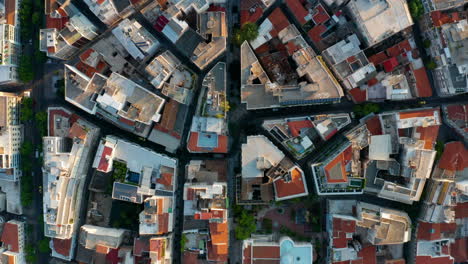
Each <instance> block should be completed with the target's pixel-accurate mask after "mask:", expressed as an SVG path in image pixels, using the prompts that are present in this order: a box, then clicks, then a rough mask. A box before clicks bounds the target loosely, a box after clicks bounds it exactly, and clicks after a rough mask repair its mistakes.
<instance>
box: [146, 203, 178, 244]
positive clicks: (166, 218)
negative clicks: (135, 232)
mask: <svg viewBox="0 0 468 264" xmlns="http://www.w3.org/2000/svg"><path fill="white" fill-rule="evenodd" d="M143 204H144V209H143V211H141V212H140V215H139V220H140V226H139V234H140V235H162V234H166V233H170V232H172V228H173V225H174V219H173V217H174V216H173V212H174V206H173V197H172V196H151V197H148V198H146V199H145V200H144V202H143Z"/></svg>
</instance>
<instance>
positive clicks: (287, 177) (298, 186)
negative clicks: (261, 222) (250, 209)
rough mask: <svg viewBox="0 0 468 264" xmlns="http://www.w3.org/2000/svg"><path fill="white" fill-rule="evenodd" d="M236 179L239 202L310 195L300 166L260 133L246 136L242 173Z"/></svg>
mask: <svg viewBox="0 0 468 264" xmlns="http://www.w3.org/2000/svg"><path fill="white" fill-rule="evenodd" d="M265 177H266V178H265ZM237 178H238V179H237V181H238V182H237V184H238V186H239V188H238V190H237V202H238V203H239V204H265V203H269V202H270V201H273V200H275V201H282V200H287V199H292V198H297V197H302V196H306V195H308V194H309V191H308V189H307V183H306V180H305V176H304V172H303V171H302V169H301V168H300V167H299V166H298V165H296V164H294V163H293V161H292V160H290V159H289V158H288V157H286V156H285V155H284V153H283V152H281V150H279V149H278V148H277V147H276V146H275V145H274V144H273V143H272V142H271V141H270V140H269V139H268V138H266V137H265V136H262V135H256V136H248V137H247V142H246V143H244V144H242V172H241V175H238V176H237ZM265 179H267V181H265Z"/></svg>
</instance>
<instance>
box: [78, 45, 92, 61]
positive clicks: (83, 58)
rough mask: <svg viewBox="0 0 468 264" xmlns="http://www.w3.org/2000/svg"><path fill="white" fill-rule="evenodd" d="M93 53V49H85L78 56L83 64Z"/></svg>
mask: <svg viewBox="0 0 468 264" xmlns="http://www.w3.org/2000/svg"><path fill="white" fill-rule="evenodd" d="M93 52H94V49H92V48H89V49H87V50H86V51H85V52H83V53H81V54H80V60H81V61H83V62H85V61H86V60H87V59H88V58H89V56H90V55H91V54H92V53H93Z"/></svg>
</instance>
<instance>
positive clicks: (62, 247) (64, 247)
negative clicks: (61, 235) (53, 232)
mask: <svg viewBox="0 0 468 264" xmlns="http://www.w3.org/2000/svg"><path fill="white" fill-rule="evenodd" d="M71 242H72V241H71V239H58V238H54V239H52V243H53V247H54V250H55V251H56V252H57V253H59V254H60V255H62V256H66V257H68V256H70V249H71Z"/></svg>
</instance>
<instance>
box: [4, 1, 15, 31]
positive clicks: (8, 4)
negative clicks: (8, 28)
mask: <svg viewBox="0 0 468 264" xmlns="http://www.w3.org/2000/svg"><path fill="white" fill-rule="evenodd" d="M4 5H5V17H6V23H7V24H9V25H12V26H15V25H16V19H15V18H16V0H5V2H4Z"/></svg>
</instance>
